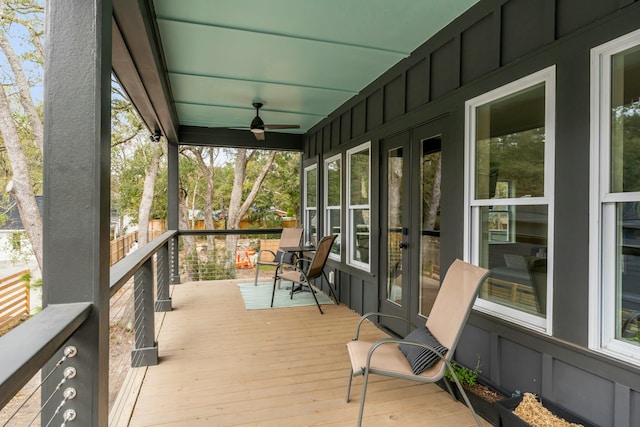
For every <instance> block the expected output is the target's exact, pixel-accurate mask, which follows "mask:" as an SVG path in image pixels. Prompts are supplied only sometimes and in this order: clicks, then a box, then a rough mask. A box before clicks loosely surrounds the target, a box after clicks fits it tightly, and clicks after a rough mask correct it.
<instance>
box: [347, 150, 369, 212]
mask: <svg viewBox="0 0 640 427" xmlns="http://www.w3.org/2000/svg"><path fill="white" fill-rule="evenodd" d="M350 167H351V170H350V171H349V172H350V173H349V179H350V188H351V194H350V198H349V204H350V205H368V204H369V149H368V148H367V149H366V150H363V151H360V152H358V153H353V154H352V155H351V163H350Z"/></svg>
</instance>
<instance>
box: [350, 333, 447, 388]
mask: <svg viewBox="0 0 640 427" xmlns="http://www.w3.org/2000/svg"><path fill="white" fill-rule="evenodd" d="M373 344H374V342H371V341H361V340H358V341H350V342H348V343H347V350H348V351H349V357H350V359H351V368H353V375H358V374H359V373H361V372H363V370H364V366H365V365H366V364H367V355H368V353H369V349H370V348H371V346H372V345H373ZM441 367H442V362H438V363H436V364H435V365H433V366H431V367H430V368H428V369H427V370H426V371H424V372H423V373H422V374H420V375H418V376H419V377H424V378H425V379H427V378H431V377H433V376H435V375H436V374H438V373H439V372H440V369H441ZM370 368H371V370H372V371H385V372H390V373H393V374H396V375H408V376H411V377H415V376H416V375H414V374H413V371H412V370H411V365H409V362H408V361H407V358H406V357H405V355H404V354H402V352H401V351H400V349H399V348H398V344H397V343H388V344H383V345H381V346H380V347H378V348H377V349H376V350H375V352H374V353H373V356H372V357H371V365H370Z"/></svg>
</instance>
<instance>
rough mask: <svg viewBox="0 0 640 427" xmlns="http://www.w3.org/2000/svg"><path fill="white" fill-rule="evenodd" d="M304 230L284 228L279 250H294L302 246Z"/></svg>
mask: <svg viewBox="0 0 640 427" xmlns="http://www.w3.org/2000/svg"><path fill="white" fill-rule="evenodd" d="M301 241H302V228H283V229H282V235H280V244H279V246H278V248H293V247H297V246H300V242H301Z"/></svg>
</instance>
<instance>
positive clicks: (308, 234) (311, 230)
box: [304, 209, 318, 246]
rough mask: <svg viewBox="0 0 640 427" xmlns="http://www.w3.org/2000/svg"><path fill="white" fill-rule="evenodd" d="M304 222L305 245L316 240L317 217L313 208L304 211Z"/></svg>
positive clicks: (314, 242) (313, 243)
mask: <svg viewBox="0 0 640 427" xmlns="http://www.w3.org/2000/svg"><path fill="white" fill-rule="evenodd" d="M306 213H307V215H306V224H305V225H304V235H305V239H306V240H305V245H308V244H312V245H314V246H315V244H316V243H317V242H318V229H317V227H318V219H317V215H316V210H315V209H308V210H307V211H306Z"/></svg>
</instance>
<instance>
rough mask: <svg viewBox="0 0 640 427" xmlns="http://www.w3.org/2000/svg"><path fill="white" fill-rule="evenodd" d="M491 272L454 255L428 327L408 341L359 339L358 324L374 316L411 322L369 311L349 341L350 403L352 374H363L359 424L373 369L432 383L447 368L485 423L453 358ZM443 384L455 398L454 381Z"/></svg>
mask: <svg viewBox="0 0 640 427" xmlns="http://www.w3.org/2000/svg"><path fill="white" fill-rule="evenodd" d="M488 274H489V270H486V269H484V268H481V267H477V266H475V265H471V264H468V263H466V262H464V261H461V260H459V259H457V260H455V261H454V262H453V264H451V266H450V267H449V270H448V271H447V273H446V275H445V278H444V281H443V282H442V286H441V287H440V290H439V291H438V296H437V297H436V300H435V302H434V304H433V308H432V309H431V313H430V315H429V318H428V319H427V322H426V324H425V326H424V327H421V328H418V329H416V330H414V331H413V332H411V333H410V334H409V335H407V336H406V337H405V339H404V340H402V339H395V338H383V339H381V340H378V341H376V342H368V341H361V340H359V339H358V337H359V334H360V327H361V326H362V324H363V322H364V321H365V320H366V319H368V318H369V317H372V316H381V317H391V318H396V319H401V320H404V321H406V322H407V323H409V324H411V322H410V321H408V320H407V319H403V318H401V317H398V316H393V315H386V314H383V313H367V314H365V315H364V316H362V317H361V319H360V321H359V323H358V325H357V328H356V333H355V337H354V339H353V341H351V342H349V343H348V344H347V349H348V351H349V357H350V359H351V373H350V375H349V386H348V389H347V402H349V398H350V394H351V383H352V379H353V377H354V376H356V375H363V376H364V380H363V388H362V398H361V400H360V412H359V415H358V426H360V425H362V416H363V412H364V402H365V396H366V393H367V383H368V380H369V374H378V375H385V376H389V377H395V378H403V379H407V380H413V381H420V382H425V383H433V382H436V381H439V380H440V379H441V378H442V377H443V376H444V374H445V371H446V370H447V369H448V370H449V372H451V373H452V376H453V379H454V382H455V384H456V386H457V388H458V390H460V393H461V395H462V396H463V398H464V401H465V403H466V404H467V406H468V407H469V410H470V411H471V413H472V414H473V416H474V418H475V420H476V423H477V424H478V426H482V424H481V421H480V419H479V417H478V415H477V414H476V412H475V411H474V410H473V407H472V406H471V403H470V402H469V399H468V397H467V395H466V393H465V392H464V389H463V388H462V386H461V385H460V382H459V381H458V378H457V377H456V375H455V373H454V371H453V368H452V367H451V360H452V359H453V353H454V352H455V349H456V346H457V344H458V341H459V340H460V335H461V334H462V329H463V328H464V325H465V323H466V321H467V318H468V317H469V313H470V312H471V308H472V306H473V302H474V301H475V299H476V296H477V294H478V290H479V288H480V285H481V284H482V283H483V282H484V281H485V279H486V277H487V276H488ZM403 351H404V352H403ZM405 353H407V354H406V355H405ZM421 369H422V372H421ZM445 384H446V386H447V388H448V390H449V393H451V395H452V397H453V398H454V399H455V397H454V395H453V390H452V389H451V386H450V385H449V383H448V382H446V381H445Z"/></svg>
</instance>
